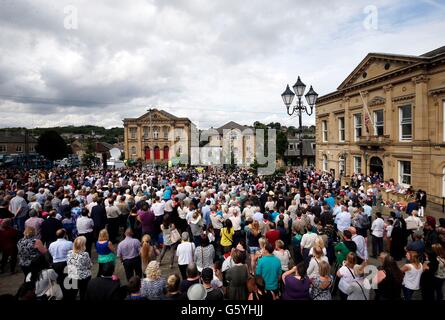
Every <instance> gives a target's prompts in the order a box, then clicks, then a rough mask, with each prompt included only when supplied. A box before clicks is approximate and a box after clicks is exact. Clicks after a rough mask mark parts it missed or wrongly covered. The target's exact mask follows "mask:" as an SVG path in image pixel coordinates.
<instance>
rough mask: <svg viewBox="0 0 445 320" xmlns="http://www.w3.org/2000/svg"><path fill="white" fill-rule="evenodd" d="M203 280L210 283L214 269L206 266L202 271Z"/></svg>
mask: <svg viewBox="0 0 445 320" xmlns="http://www.w3.org/2000/svg"><path fill="white" fill-rule="evenodd" d="M201 278H202V281H203V282H204V283H206V284H210V283H211V282H212V280H213V270H212V268H204V269H203V270H202V271H201Z"/></svg>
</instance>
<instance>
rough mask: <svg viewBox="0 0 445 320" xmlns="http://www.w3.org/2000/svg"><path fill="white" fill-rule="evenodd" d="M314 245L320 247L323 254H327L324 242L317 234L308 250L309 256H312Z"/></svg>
mask: <svg viewBox="0 0 445 320" xmlns="http://www.w3.org/2000/svg"><path fill="white" fill-rule="evenodd" d="M315 247H318V248H320V249H321V250H322V251H323V255H327V251H326V246H325V242H324V240H323V238H322V237H320V236H318V237H317V238H316V239H315V242H314V246H313V247H312V248H311V249H310V250H309V255H310V256H313V255H314V248H315ZM308 274H309V272H308Z"/></svg>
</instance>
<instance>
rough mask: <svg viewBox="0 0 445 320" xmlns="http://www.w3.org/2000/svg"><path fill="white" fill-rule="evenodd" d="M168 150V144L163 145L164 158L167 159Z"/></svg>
mask: <svg viewBox="0 0 445 320" xmlns="http://www.w3.org/2000/svg"><path fill="white" fill-rule="evenodd" d="M168 151H169V148H168V146H165V147H164V160H168Z"/></svg>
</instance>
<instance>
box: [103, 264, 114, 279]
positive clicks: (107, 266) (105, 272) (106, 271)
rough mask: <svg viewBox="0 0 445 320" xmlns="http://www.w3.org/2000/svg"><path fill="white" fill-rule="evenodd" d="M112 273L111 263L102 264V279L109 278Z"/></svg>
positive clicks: (112, 265)
mask: <svg viewBox="0 0 445 320" xmlns="http://www.w3.org/2000/svg"><path fill="white" fill-rule="evenodd" d="M113 273H114V263H113V262H107V263H104V264H103V266H102V275H103V276H104V277H111V276H112V275H113Z"/></svg>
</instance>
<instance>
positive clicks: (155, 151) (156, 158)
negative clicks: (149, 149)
mask: <svg viewBox="0 0 445 320" xmlns="http://www.w3.org/2000/svg"><path fill="white" fill-rule="evenodd" d="M154 158H155V160H159V159H161V152H160V150H159V147H158V146H156V147H155V148H154Z"/></svg>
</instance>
